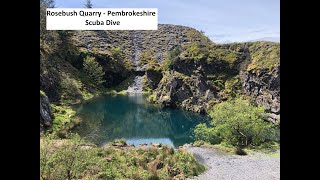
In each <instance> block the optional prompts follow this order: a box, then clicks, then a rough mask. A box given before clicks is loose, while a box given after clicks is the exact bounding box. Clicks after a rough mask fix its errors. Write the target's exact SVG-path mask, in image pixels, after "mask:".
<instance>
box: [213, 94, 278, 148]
mask: <svg viewBox="0 0 320 180" xmlns="http://www.w3.org/2000/svg"><path fill="white" fill-rule="evenodd" d="M209 115H210V117H211V118H212V124H213V125H214V126H215V127H214V129H215V131H213V132H216V133H217V134H219V136H220V137H221V138H222V140H223V141H225V142H227V143H229V144H232V145H234V146H240V147H242V146H248V145H259V144H261V143H263V142H265V141H266V140H268V138H270V134H272V132H273V131H274V128H273V127H272V125H271V123H268V122H265V121H264V120H263V119H264V108H263V107H255V106H253V105H251V104H250V102H249V101H248V100H245V99H243V98H238V99H234V100H229V101H226V102H222V103H220V104H217V105H215V106H214V108H213V110H212V111H210V112H209Z"/></svg>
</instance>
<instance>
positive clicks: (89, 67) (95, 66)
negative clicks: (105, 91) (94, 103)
mask: <svg viewBox="0 0 320 180" xmlns="http://www.w3.org/2000/svg"><path fill="white" fill-rule="evenodd" d="M83 70H84V72H85V73H86V74H87V76H88V77H89V79H90V80H91V82H92V84H93V85H95V86H100V85H101V84H102V83H104V82H105V80H103V76H104V71H103V68H102V66H101V65H100V64H99V63H98V62H97V61H96V60H95V58H94V57H90V56H87V57H86V58H85V59H84V61H83Z"/></svg>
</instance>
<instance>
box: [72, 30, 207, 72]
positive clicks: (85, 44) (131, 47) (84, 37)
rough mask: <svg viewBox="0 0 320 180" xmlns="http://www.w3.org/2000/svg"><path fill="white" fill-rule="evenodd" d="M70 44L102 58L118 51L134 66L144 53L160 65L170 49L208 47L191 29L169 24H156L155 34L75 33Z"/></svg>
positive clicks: (153, 32) (138, 32)
mask: <svg viewBox="0 0 320 180" xmlns="http://www.w3.org/2000/svg"><path fill="white" fill-rule="evenodd" d="M73 40H74V43H75V45H76V46H77V47H78V48H80V49H85V50H89V51H92V52H96V53H98V54H102V55H110V49H111V48H113V47H120V48H121V50H122V51H123V52H124V54H125V55H126V58H128V59H129V60H130V61H131V62H132V63H133V65H135V66H138V64H137V63H136V62H137V59H138V58H139V55H140V54H141V52H143V51H145V50H148V51H154V52H155V58H156V59H157V61H158V63H161V62H162V61H163V59H164V57H165V56H166V54H167V52H168V51H169V50H171V49H172V48H173V47H174V46H177V45H183V44H187V43H189V42H210V43H212V42H211V41H210V40H209V38H207V37H205V36H203V35H202V33H200V32H199V31H197V30H195V29H193V28H190V27H186V26H179V25H170V24H159V26H158V30H156V31H76V33H75V34H74V37H73Z"/></svg>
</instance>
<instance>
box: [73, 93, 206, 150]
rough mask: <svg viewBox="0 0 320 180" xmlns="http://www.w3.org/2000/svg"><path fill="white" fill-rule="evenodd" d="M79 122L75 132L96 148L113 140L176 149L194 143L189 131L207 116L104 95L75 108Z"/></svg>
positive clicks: (135, 98)
mask: <svg viewBox="0 0 320 180" xmlns="http://www.w3.org/2000/svg"><path fill="white" fill-rule="evenodd" d="M76 112H77V115H78V116H79V117H81V119H82V123H81V125H80V126H78V127H77V128H75V129H74V132H77V133H78V134H79V135H80V136H81V137H83V138H86V139H89V140H91V141H93V142H95V143H97V144H98V145H103V144H105V143H108V142H110V141H112V140H114V139H121V138H122V139H126V141H127V143H128V144H134V145H135V146H138V145H139V144H143V143H147V144H150V143H162V144H166V145H169V146H172V147H175V148H177V147H178V146H181V145H183V144H185V143H190V142H192V141H193V137H192V130H193V128H194V127H195V126H196V125H197V124H199V123H202V122H207V121H208V117H206V116H204V115H200V114H196V113H192V112H187V111H183V110H181V109H169V108H166V109H162V108H159V107H157V106H155V105H153V104H150V103H148V102H147V101H146V97H145V96H143V95H128V96H105V97H99V98H95V99H93V100H90V101H87V102H86V103H84V104H81V105H78V106H76Z"/></svg>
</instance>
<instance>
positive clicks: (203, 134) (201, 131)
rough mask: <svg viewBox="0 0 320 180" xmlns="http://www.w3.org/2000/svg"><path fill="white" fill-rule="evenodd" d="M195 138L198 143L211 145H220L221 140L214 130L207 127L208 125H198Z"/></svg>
mask: <svg viewBox="0 0 320 180" xmlns="http://www.w3.org/2000/svg"><path fill="white" fill-rule="evenodd" d="M194 138H195V140H196V141H205V142H209V143H211V144H218V143H220V138H219V136H218V134H217V132H216V130H215V129H214V128H209V127H207V125H206V124H204V123H202V124H198V125H197V126H196V127H195V129H194Z"/></svg>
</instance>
